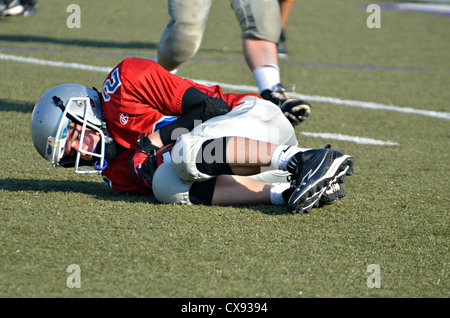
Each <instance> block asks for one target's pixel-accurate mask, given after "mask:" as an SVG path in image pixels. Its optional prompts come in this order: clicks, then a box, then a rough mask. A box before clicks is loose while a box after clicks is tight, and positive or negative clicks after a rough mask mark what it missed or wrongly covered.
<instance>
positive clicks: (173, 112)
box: [102, 58, 258, 193]
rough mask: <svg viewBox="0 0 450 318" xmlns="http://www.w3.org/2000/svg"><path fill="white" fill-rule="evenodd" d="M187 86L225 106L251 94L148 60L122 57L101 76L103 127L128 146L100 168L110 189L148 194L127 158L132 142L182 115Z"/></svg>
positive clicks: (120, 142)
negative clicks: (186, 75)
mask: <svg viewBox="0 0 450 318" xmlns="http://www.w3.org/2000/svg"><path fill="white" fill-rule="evenodd" d="M189 87H195V88H196V89H198V90H200V91H201V92H203V93H205V94H207V95H210V96H213V97H220V98H222V99H223V100H224V101H225V102H226V103H227V104H228V105H229V106H230V108H234V107H235V106H236V105H237V104H238V103H239V102H240V100H241V99H242V98H243V97H245V96H248V95H253V96H258V95H255V94H234V93H228V94H224V93H223V91H222V89H221V88H220V86H218V85H213V86H208V85H204V84H199V83H195V82H193V81H191V80H189V79H184V78H181V77H179V76H176V75H173V74H172V73H170V72H168V71H166V70H165V69H164V68H163V67H161V66H160V65H159V64H157V63H156V62H154V61H152V60H146V59H139V58H126V59H124V60H123V61H122V62H120V63H119V64H118V65H117V66H116V67H115V68H114V69H113V70H112V71H111V73H110V74H109V75H108V77H107V78H106V80H105V82H104V84H103V89H102V105H103V112H104V114H105V119H106V122H107V124H108V128H109V131H110V133H111V135H112V137H113V138H114V140H115V141H117V142H118V143H119V144H120V145H122V146H123V147H125V148H127V149H129V150H127V151H125V152H122V153H120V154H119V155H118V156H117V157H116V158H115V159H114V160H113V161H112V162H109V163H108V168H107V169H105V170H104V171H103V172H102V176H103V177H104V180H105V182H106V183H107V184H108V185H109V186H110V187H112V188H113V189H116V190H120V191H126V192H138V193H150V192H151V189H148V188H146V187H145V185H144V184H143V183H141V182H139V181H137V180H136V179H135V178H134V177H133V175H132V173H131V170H130V168H129V167H128V160H129V159H130V158H131V156H132V155H133V153H134V150H135V149H137V147H138V139H139V137H140V136H141V135H142V134H145V135H149V134H151V133H152V132H154V131H155V130H157V129H159V128H160V127H162V126H164V125H165V124H168V123H170V122H171V121H173V120H174V116H175V118H176V117H179V116H181V115H182V110H181V101H182V98H183V95H184V93H185V92H186V90H187V89H188V88H189Z"/></svg>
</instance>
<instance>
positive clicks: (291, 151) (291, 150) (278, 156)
mask: <svg viewBox="0 0 450 318" xmlns="http://www.w3.org/2000/svg"><path fill="white" fill-rule="evenodd" d="M307 150H310V149H309V148H300V147H296V146H288V145H279V146H278V147H276V148H275V151H274V152H273V154H272V161H271V165H272V167H274V168H275V169H279V170H286V165H287V163H288V161H289V159H290V158H291V157H292V156H293V155H295V154H296V153H297V152H300V151H302V152H303V151H307Z"/></svg>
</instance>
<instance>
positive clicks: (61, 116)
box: [31, 84, 107, 173]
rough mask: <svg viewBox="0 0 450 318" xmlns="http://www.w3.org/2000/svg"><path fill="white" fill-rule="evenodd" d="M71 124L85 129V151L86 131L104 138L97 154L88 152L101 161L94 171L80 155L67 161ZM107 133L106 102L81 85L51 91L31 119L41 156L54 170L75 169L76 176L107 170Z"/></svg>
mask: <svg viewBox="0 0 450 318" xmlns="http://www.w3.org/2000/svg"><path fill="white" fill-rule="evenodd" d="M71 121H74V122H76V123H78V124H80V125H82V126H83V128H82V131H81V138H80V146H79V148H78V149H82V144H83V142H84V136H85V132H86V128H90V129H92V130H94V131H96V132H98V133H99V134H100V137H101V139H100V142H99V144H98V145H97V149H96V150H94V152H84V153H86V154H88V155H91V156H93V157H97V158H99V160H98V161H96V162H94V163H93V164H94V168H93V169H92V167H90V168H86V167H83V166H85V165H88V166H89V165H92V163H91V162H86V161H84V160H82V159H81V153H80V151H77V155H76V157H68V156H66V157H64V146H65V143H66V133H67V130H68V128H69V124H70V122H71ZM105 130H106V122H105V121H104V120H103V112H102V101H101V97H100V95H99V93H98V92H97V91H96V90H94V89H89V88H87V87H85V86H83V85H79V84H62V85H58V86H55V87H53V88H52V89H50V90H49V91H47V92H46V93H45V94H44V95H42V97H41V98H40V99H39V100H38V102H37V103H36V105H35V106H34V109H33V114H32V116H31V137H32V139H33V144H34V147H35V148H36V150H37V151H38V152H39V154H40V155H41V156H42V157H43V158H45V159H46V160H48V161H50V163H51V164H52V166H53V167H58V166H62V167H75V173H100V172H101V171H102V170H104V169H106V167H107V162H106V160H105V140H106V138H107V137H106V136H105Z"/></svg>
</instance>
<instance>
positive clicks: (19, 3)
mask: <svg viewBox="0 0 450 318" xmlns="http://www.w3.org/2000/svg"><path fill="white" fill-rule="evenodd" d="M36 9H37V1H36V0H0V15H4V16H16V15H23V16H25V17H29V16H30V15H33V14H34V13H35V12H36Z"/></svg>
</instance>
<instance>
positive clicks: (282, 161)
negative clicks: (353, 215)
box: [31, 58, 353, 213]
mask: <svg viewBox="0 0 450 318" xmlns="http://www.w3.org/2000/svg"><path fill="white" fill-rule="evenodd" d="M307 111H308V109H300V110H292V112H291V113H289V114H283V112H282V111H281V110H280V108H279V107H278V106H276V105H275V104H273V103H271V102H269V101H266V100H264V99H262V98H261V97H260V96H259V95H255V94H234V93H229V94H224V93H223V91H222V89H221V88H220V87H219V86H217V85H215V86H206V85H202V84H198V83H194V82H192V81H190V80H187V79H182V78H180V77H178V76H176V75H173V74H171V73H169V72H167V71H165V70H164V69H163V68H162V67H160V66H159V65H158V64H156V63H155V62H153V61H149V60H142V59H136V58H127V59H125V60H124V61H122V62H121V63H119V65H118V66H117V67H115V68H114V69H113V70H112V71H111V73H110V74H109V75H108V77H107V78H106V80H105V82H104V84H103V89H102V92H98V91H97V90H96V89H89V88H87V87H85V86H82V85H78V84H63V85H59V86H56V87H54V88H52V89H50V90H49V91H47V92H46V93H45V94H44V95H43V96H42V97H41V98H40V99H39V100H38V102H37V103H36V106H35V108H34V110H33V114H32V119H31V135H32V139H33V143H34V146H35V148H36V150H37V151H38V152H39V154H41V156H42V157H44V158H45V159H46V160H48V161H50V162H51V164H52V165H53V166H54V167H57V166H62V167H75V172H76V173H100V174H101V175H102V177H103V179H104V180H105V182H106V183H107V184H108V185H109V186H110V187H111V188H113V189H116V190H119V191H124V192H129V193H142V194H152V193H153V194H154V195H155V198H156V199H157V200H158V201H160V202H162V203H186V204H205V205H238V204H246V205H256V204H275V205H287V208H288V210H289V211H291V212H293V213H304V212H309V211H310V210H311V208H312V207H315V206H320V205H321V204H326V203H331V202H333V201H335V200H336V199H339V198H341V197H343V196H344V195H345V191H344V190H343V188H342V187H341V186H340V184H341V183H342V182H343V181H344V180H345V176H346V175H351V174H352V173H353V158H352V157H350V156H348V155H344V154H342V153H340V152H338V151H335V150H331V148H330V147H325V148H323V149H304V148H299V147H298V142H297V139H296V136H295V132H294V129H293V124H295V123H296V122H299V121H302V120H303V119H304V117H305V116H307ZM289 119H290V120H289Z"/></svg>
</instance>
